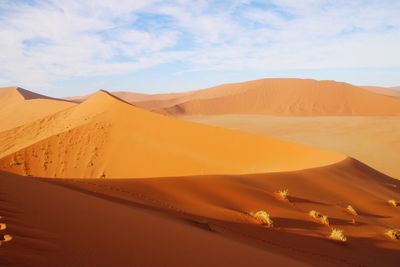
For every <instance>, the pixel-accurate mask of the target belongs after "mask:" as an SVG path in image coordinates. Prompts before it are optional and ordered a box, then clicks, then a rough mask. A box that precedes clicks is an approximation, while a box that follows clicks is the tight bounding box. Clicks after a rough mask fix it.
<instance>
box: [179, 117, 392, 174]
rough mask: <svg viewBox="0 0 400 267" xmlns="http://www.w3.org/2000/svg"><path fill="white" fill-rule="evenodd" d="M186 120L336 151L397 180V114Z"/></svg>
mask: <svg viewBox="0 0 400 267" xmlns="http://www.w3.org/2000/svg"><path fill="white" fill-rule="evenodd" d="M181 118H184V119H186V120H190V121H195V122H200V123H204V124H210V125H214V126H220V127H224V128H229V129H233V130H241V131H248V132H253V133H257V134H264V135H267V136H273V137H276V138H279V139H282V140H286V141H291V142H296V143H301V144H305V145H309V146H314V147H320V148H323V149H327V150H332V151H338V152H341V153H344V154H346V155H349V156H351V157H353V158H356V159H358V160H360V161H362V162H364V163H365V164H367V165H369V166H371V167H373V168H375V169H376V170H379V171H380V172H383V173H385V174H387V175H389V176H391V177H395V178H397V179H400V166H399V164H398V163H399V162H400V153H399V151H400V117H399V116H391V117H371V116H368V117H345V116H339V117H335V116H330V117H319V116H318V117H278V116H263V115H223V116H185V117H181Z"/></svg>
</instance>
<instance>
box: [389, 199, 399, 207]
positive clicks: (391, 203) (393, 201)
mask: <svg viewBox="0 0 400 267" xmlns="http://www.w3.org/2000/svg"><path fill="white" fill-rule="evenodd" d="M388 203H389V204H390V205H392V206H393V207H397V206H398V205H399V203H397V201H396V200H394V199H389V200H388Z"/></svg>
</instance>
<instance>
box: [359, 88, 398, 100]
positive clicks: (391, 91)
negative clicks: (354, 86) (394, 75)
mask: <svg viewBox="0 0 400 267" xmlns="http://www.w3.org/2000/svg"><path fill="white" fill-rule="evenodd" d="M362 88H364V89H367V90H369V91H371V92H374V93H376V94H381V95H387V96H394V97H400V88H399V87H393V88H386V87H379V86H362Z"/></svg>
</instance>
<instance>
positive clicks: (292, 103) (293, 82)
mask: <svg viewBox="0 0 400 267" xmlns="http://www.w3.org/2000/svg"><path fill="white" fill-rule="evenodd" d="M112 93H113V94H114V95H116V96H118V97H120V98H121V99H124V100H125V101H127V102H129V103H132V104H134V105H135V106H137V107H141V108H144V109H147V110H151V111H157V112H160V113H164V114H170V115H196V114H197V115H199V114H203V115H204V114H207V115H216V114H268V115H285V116H287V115H294V116H302V115H303V116H311V115H318V116H320V115H329V116H333V115H351V116H355V115H360V116H380V115H382V116H383V115H390V116H392V115H400V99H392V98H390V97H388V96H399V94H398V91H397V90H393V89H388V88H381V87H372V86H364V87H358V86H354V85H351V84H348V83H343V82H335V81H316V80H309V79H292V78H280V79H262V80H254V81H248V82H243V83H232V84H223V85H219V86H215V87H211V88H207V89H202V90H194V91H188V92H182V93H171V94H152V95H151V94H142V93H133V92H121V91H119V92H112ZM69 99H75V100H76V101H82V100H83V99H86V97H83V98H69ZM282 103H285V104H282Z"/></svg>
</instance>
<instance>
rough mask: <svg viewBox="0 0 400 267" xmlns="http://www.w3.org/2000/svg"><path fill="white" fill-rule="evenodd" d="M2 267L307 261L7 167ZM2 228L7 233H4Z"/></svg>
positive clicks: (1, 176) (2, 181)
mask: <svg viewBox="0 0 400 267" xmlns="http://www.w3.org/2000/svg"><path fill="white" fill-rule="evenodd" d="M0 193H1V201H0V214H1V215H2V216H3V218H2V222H3V223H6V224H7V230H6V231H7V233H8V234H10V235H12V236H13V239H12V241H11V242H7V243H3V244H1V246H0V265H1V266H35V267H36V266H40V267H47V266H48V267H54V266H59V267H71V266H98V267H109V266H177V267H178V266H185V267H186V266H199V267H201V266H243V267H246V266H260V267H261V266H265V262H268V263H270V264H272V265H274V266H308V265H306V264H302V263H301V262H299V261H296V260H292V259H291V258H290V257H288V256H282V255H278V254H277V253H273V252H268V251H265V250H262V249H260V248H255V247H252V246H249V245H247V244H241V243H239V242H235V241H233V240H230V239H227V238H224V237H223V236H221V235H216V234H214V233H213V232H210V231H206V230H204V229H202V228H199V227H194V226H193V225H192V224H191V223H190V221H187V220H182V219H179V218H173V216H170V215H169V214H164V213H160V212H155V211H152V210H145V209H141V208H138V207H135V206H133V205H126V204H125V205H123V204H121V203H118V202H112V201H109V200H107V199H106V198H101V197H98V196H91V195H87V194H82V193H81V192H78V191H74V190H70V189H67V188H63V187H60V186H57V185H53V184H49V183H44V182H41V181H39V180H37V179H32V178H29V177H21V176H15V175H12V174H7V173H3V172H0ZM2 232H3V231H2Z"/></svg>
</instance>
